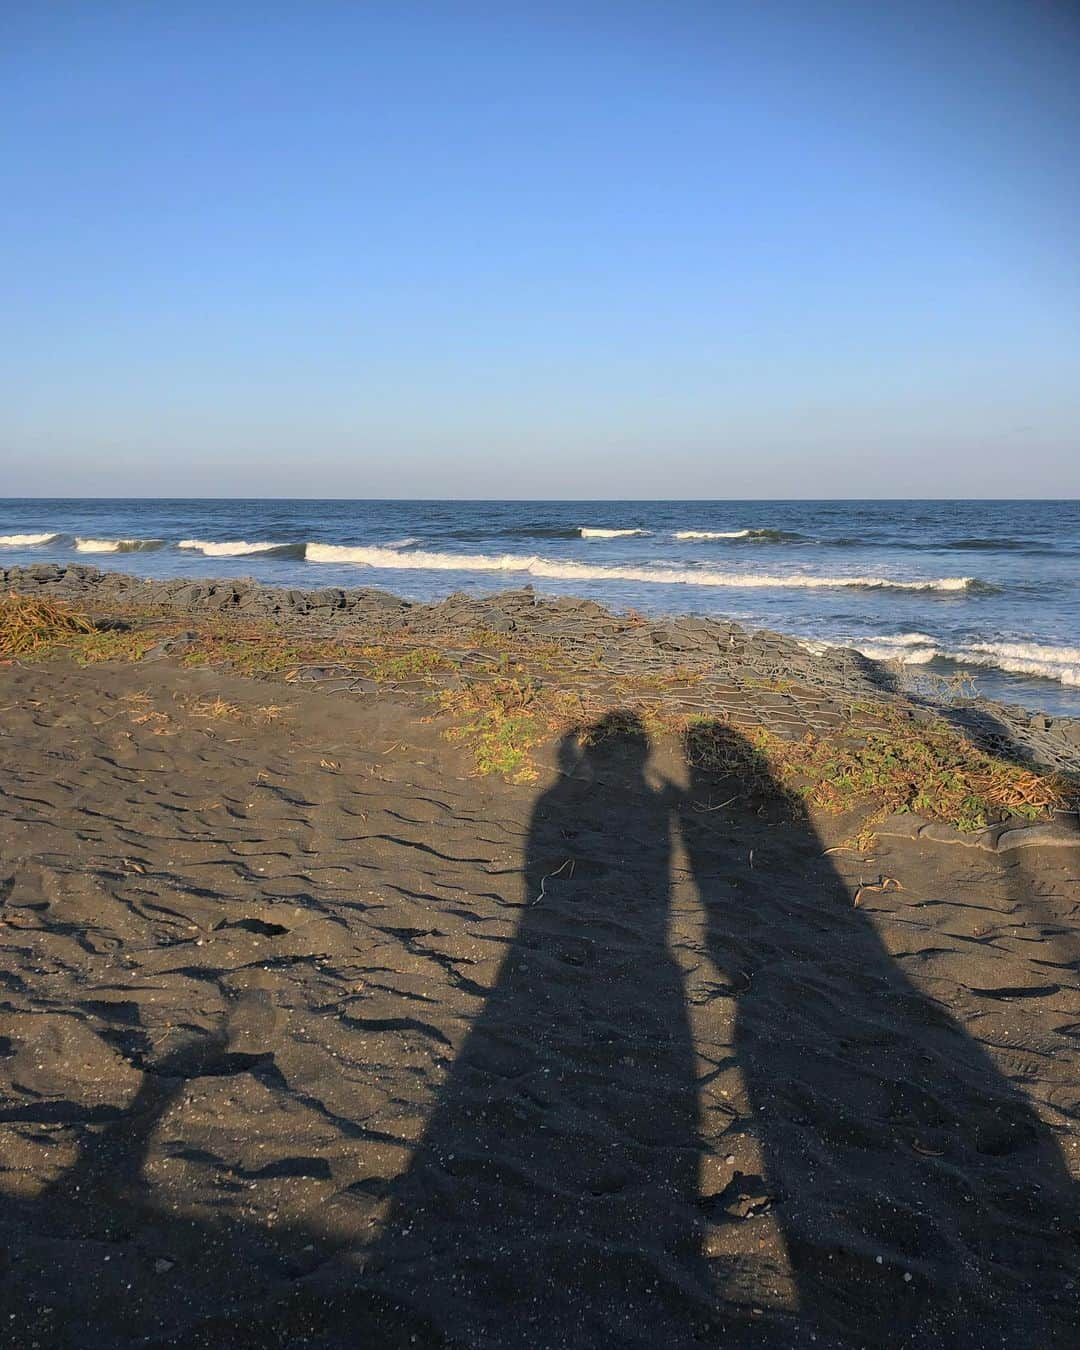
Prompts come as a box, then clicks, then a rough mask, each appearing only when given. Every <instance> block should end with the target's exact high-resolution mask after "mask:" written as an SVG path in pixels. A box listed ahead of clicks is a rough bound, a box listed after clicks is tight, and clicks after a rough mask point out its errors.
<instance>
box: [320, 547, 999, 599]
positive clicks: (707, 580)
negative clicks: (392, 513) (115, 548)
mask: <svg viewBox="0 0 1080 1350" xmlns="http://www.w3.org/2000/svg"><path fill="white" fill-rule="evenodd" d="M307 558H308V561H309V562H320V563H352V564H355V565H357V566H361V567H380V568H393V569H402V568H409V569H420V570H426V571H438V572H527V573H529V575H530V576H534V577H546V578H548V579H550V580H554V581H640V582H646V583H653V584H656V585H668V586H671V585H676V586H677V585H685V586H738V587H744V588H748V589H753V590H757V589H765V588H784V589H808V588H809V589H817V588H833V589H835V588H837V587H855V588H858V589H860V590H868V589H872V590H878V589H880V590H898V591H954V592H955V591H965V590H968V589H970V588H973V587H976V586H978V585H981V584H982V583H979V582H977V581H976V579H975V578H973V577H940V578H937V579H934V580H925V581H895V580H893V579H891V578H889V577H818V576H811V575H806V574H792V575H789V576H772V575H768V574H764V573H759V572H711V571H706V570H704V569H702V570H694V569H691V568H677V567H664V566H662V565H658V566H649V567H619V566H609V565H600V564H597V565H595V566H593V565H591V564H589V563H579V562H569V561H567V562H555V561H553V560H550V559H547V558H539V557H536V556H535V555H528V554H517V553H504V554H501V555H493V554H487V553H425V552H421V551H417V552H414V553H398V552H396V551H395V550H394V549H390V548H374V547H373V548H354V547H350V546H348V545H342V544H308V546H307Z"/></svg>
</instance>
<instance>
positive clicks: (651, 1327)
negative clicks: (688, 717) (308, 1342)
mask: <svg viewBox="0 0 1080 1350" xmlns="http://www.w3.org/2000/svg"><path fill="white" fill-rule="evenodd" d="M648 758H649V743H648V740H647V738H646V736H645V733H644V731H643V730H642V728H641V725H640V723H638V722H637V721H636V720H635V719H633V718H627V717H626V716H622V715H619V716H616V715H611V716H610V717H609V718H607V719H605V720H602V721H601V722H599V723H597V724H596V725H594V726H592V727H590V728H588V730H587V731H586V732H585V733H584V736H583V747H582V748H581V749H579V746H578V738H577V737H576V736H568V737H567V738H566V739H565V740H564V742H563V743H562V746H561V751H560V766H561V773H560V777H559V780H558V781H557V783H556V785H555V786H554V787H552V788H551V789H550V790H549V791H547V792H545V793H544V794H543V795H542V796H541V797H540V798H539V799H538V800H537V802H536V805H535V808H534V810H533V813H532V819H531V825H530V828H529V834H528V842H527V848H526V856H525V861H524V891H523V899H522V906H523V907H522V910H521V918H520V922H519V924H518V927H517V930H516V932H515V934H514V935H513V939H512V944H511V947H510V950H509V951H508V952H507V954H506V956H505V958H504V961H503V964H502V967H501V969H500V972H499V975H498V979H497V983H496V985H495V987H494V989H493V990H492V992H491V993H490V995H489V997H488V999H487V1001H486V1003H485V1005H484V1007H483V1010H482V1012H481V1013H480V1015H479V1017H478V1019H477V1020H476V1021H475V1023H474V1024H473V1025H472V1027H471V1028H470V1031H469V1033H468V1036H467V1039H466V1041H465V1044H464V1045H463V1047H462V1048H461V1050H460V1052H459V1053H458V1055H457V1058H456V1060H455V1062H454V1064H453V1066H452V1068H451V1070H450V1073H449V1077H448V1079H447V1081H446V1083H445V1084H444V1086H443V1088H442V1090H441V1093H440V1096H439V1100H438V1102H437V1103H436V1105H435V1108H434V1111H433V1114H432V1116H431V1117H430V1120H429V1122H428V1125H427V1129H426V1131H425V1133H424V1136H423V1139H422V1141H421V1143H420V1145H419V1147H418V1150H417V1152H416V1155H415V1158H414V1160H413V1162H412V1164H411V1166H410V1167H409V1168H408V1170H407V1172H406V1173H405V1174H404V1176H403V1177H402V1178H401V1179H400V1180H399V1182H398V1183H397V1185H396V1188H395V1191H394V1206H393V1210H392V1213H391V1215H390V1217H389V1220H388V1223H387V1227H386V1230H385V1232H384V1234H383V1236H382V1238H381V1240H380V1241H379V1243H378V1245H377V1247H376V1249H375V1250H374V1251H373V1252H372V1253H371V1254H370V1257H369V1260H368V1265H367V1270H366V1272H365V1280H366V1282H368V1283H369V1285H370V1286H372V1287H375V1288H377V1289H379V1290H381V1291H382V1292H383V1293H384V1294H386V1295H388V1296H390V1297H392V1298H394V1299H397V1300H400V1301H401V1302H402V1303H405V1304H407V1305H409V1306H410V1307H411V1308H413V1309H418V1310H422V1312H423V1313H424V1315H425V1316H426V1317H427V1318H428V1319H429V1320H430V1323H431V1325H432V1326H433V1327H435V1328H437V1329H438V1330H439V1332H440V1333H442V1334H444V1335H445V1336H447V1337H448V1338H449V1339H451V1340H453V1341H455V1343H457V1342H460V1343H463V1344H468V1345H472V1344H478V1343H481V1342H483V1341H485V1340H490V1341H491V1343H494V1344H498V1345H500V1346H518V1345H521V1346H526V1345H528V1346H548V1345H567V1346H570V1345H590V1346H601V1345H631V1344H633V1345H638V1344H644V1343H645V1342H647V1341H653V1342H657V1343H665V1344H669V1345H674V1344H680V1345H681V1344H684V1343H691V1342H693V1341H694V1338H695V1336H696V1334H697V1331H698V1330H702V1331H704V1329H705V1328H707V1325H708V1322H709V1302H710V1300H709V1296H708V1293H707V1290H706V1286H705V1283H704V1278H705V1276H704V1271H703V1269H701V1268H700V1267H699V1264H698V1262H697V1251H698V1234H697V1211H696V1208H695V1205H696V1200H697V1163H698V1153H697V1099H696V1091H695V1072H694V1056H693V1047H692V1044H691V1038H690V1029H689V1025H688V1021H687V1011H686V1002H685V997H684V989H683V982H682V977H681V972H680V969H679V967H678V965H677V964H676V962H675V961H674V960H673V958H672V956H671V954H670V952H669V949H668V939H667V925H668V903H669V866H670V839H669V833H670V797H669V794H668V792H667V790H666V789H665V788H663V787H659V788H654V787H652V786H650V783H649V781H648V778H647V772H646V769H647V761H648ZM673 1329H674V1332H675V1334H673Z"/></svg>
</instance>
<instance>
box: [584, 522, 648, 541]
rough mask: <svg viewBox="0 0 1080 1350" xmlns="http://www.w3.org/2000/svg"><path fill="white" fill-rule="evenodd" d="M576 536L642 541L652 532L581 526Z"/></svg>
mask: <svg viewBox="0 0 1080 1350" xmlns="http://www.w3.org/2000/svg"><path fill="white" fill-rule="evenodd" d="M578 534H579V535H580V536H581V538H582V539H635V538H636V539H643V538H644V537H645V536H646V535H650V534H652V530H607V529H602V528H601V527H600V526H599V525H581V526H579V527H578Z"/></svg>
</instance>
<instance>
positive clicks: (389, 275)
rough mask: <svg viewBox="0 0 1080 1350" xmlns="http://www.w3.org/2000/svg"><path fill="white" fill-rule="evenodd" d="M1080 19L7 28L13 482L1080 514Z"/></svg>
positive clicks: (10, 13)
mask: <svg viewBox="0 0 1080 1350" xmlns="http://www.w3.org/2000/svg"><path fill="white" fill-rule="evenodd" d="M1078 147H1080V5H1078V4H1076V3H1075V0H1015V2H1014V0H965V2H964V3H960V2H959V0H902V2H901V0H897V3H889V2H887V0H882V2H881V3H876V2H875V0H851V3H847V2H846V0H833V2H832V3H829V2H828V0H790V2H788V0H731V2H730V3H729V2H727V0H693V2H691V0H652V2H651V3H636V2H635V0H605V2H604V3H596V2H594V0H575V2H574V3H563V0H547V2H546V3H539V2H538V0H522V2H520V3H519V0H490V3H480V0H475V2H473V3H457V0H430V2H429V3H419V2H418V0H381V2H380V3H375V2H374V0H371V2H370V3H365V2H364V0H350V2H349V3H335V2H334V0H295V2H294V3H291V4H280V3H275V2H274V0H259V2H258V3H245V2H244V0H232V3H228V4H222V3H220V2H215V3H212V4H210V3H206V4H201V3H197V2H195V0H190V2H188V0H184V2H182V0H176V3H164V4H163V3H154V0H145V2H143V3H120V2H119V0H94V3H86V2H85V0H75V2H74V3H64V0H50V3H37V2H36V0H8V3H6V4H4V5H3V7H2V14H0V150H2V182H3V197H4V206H3V210H2V212H0V264H2V268H3V280H2V295H3V298H2V301H0V303H2V310H3V330H4V342H3V344H2V351H0V496H8V495H20V494H40V495H81V494H89V495H114V494H123V495H192V496H217V495H222V496H228V495H256V496H274V495H286V496H287V495H302V496H319V497H322V496H343V497H356V496H360V497H367V496H418V497H432V496H464V497H478V496H479V497H485V496H486V497H499V496H513V497H529V496H540V497H574V498H581V497H604V496H617V497H631V496H638V497H657V496H660V497H694V496H696V497H725V496H733V497H757V496H764V497H768V496H778V497H797V496H809V497H828V496H853V497H870V496H900V497H910V496H1077V495H1080V148H1078Z"/></svg>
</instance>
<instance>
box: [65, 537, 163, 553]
mask: <svg viewBox="0 0 1080 1350" xmlns="http://www.w3.org/2000/svg"><path fill="white" fill-rule="evenodd" d="M164 544H165V540H164V539H76V540H75V547H76V549H77V550H78V552H80V553H138V552H140V551H142V550H144V549H157V548H162V547H164Z"/></svg>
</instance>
